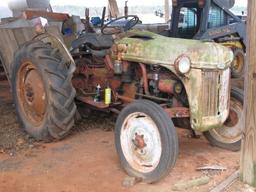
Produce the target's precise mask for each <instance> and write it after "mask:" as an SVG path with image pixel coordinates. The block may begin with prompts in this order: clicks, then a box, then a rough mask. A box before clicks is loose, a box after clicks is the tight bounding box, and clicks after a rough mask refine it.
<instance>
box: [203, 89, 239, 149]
mask: <svg viewBox="0 0 256 192" xmlns="http://www.w3.org/2000/svg"><path fill="white" fill-rule="evenodd" d="M243 102H244V94H243V91H242V90H239V89H237V88H232V90H231V100H230V114H229V117H228V119H227V120H226V122H225V123H224V125H223V127H221V128H218V129H212V130H210V131H207V132H204V136H205V137H206V139H207V140H208V141H209V142H210V143H211V144H212V145H214V146H217V147H220V148H223V149H227V150H230V151H239V150H240V148H241V139H242V133H243V122H242V119H241V118H242V113H243Z"/></svg>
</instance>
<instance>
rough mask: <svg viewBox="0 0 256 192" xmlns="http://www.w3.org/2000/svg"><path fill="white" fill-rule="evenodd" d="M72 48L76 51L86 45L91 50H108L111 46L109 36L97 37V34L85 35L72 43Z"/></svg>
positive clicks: (111, 41)
mask: <svg viewBox="0 0 256 192" xmlns="http://www.w3.org/2000/svg"><path fill="white" fill-rule="evenodd" d="M71 45H72V48H73V49H77V48H79V47H81V46H82V45H87V46H89V47H90V48H91V49H93V50H103V49H109V48H110V47H112V45H113V38H112V36H111V35H102V34H101V35H99V34H97V33H85V34H82V35H81V36H80V37H78V39H76V40H74V41H73V42H72V44H71Z"/></svg>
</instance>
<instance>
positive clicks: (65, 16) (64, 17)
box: [22, 10, 69, 21]
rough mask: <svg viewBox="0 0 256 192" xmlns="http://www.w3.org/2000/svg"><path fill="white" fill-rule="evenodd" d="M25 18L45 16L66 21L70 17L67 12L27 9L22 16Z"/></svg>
mask: <svg viewBox="0 0 256 192" xmlns="http://www.w3.org/2000/svg"><path fill="white" fill-rule="evenodd" d="M22 17H23V18H24V19H28V20H30V19H33V18H36V17H45V18H47V19H50V20H53V21H65V20H67V19H68V18H69V15H68V14H66V13H53V12H47V11H37V10H36V11H35V10H26V11H25V12H24V13H23V16H22Z"/></svg>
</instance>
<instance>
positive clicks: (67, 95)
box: [11, 41, 76, 142]
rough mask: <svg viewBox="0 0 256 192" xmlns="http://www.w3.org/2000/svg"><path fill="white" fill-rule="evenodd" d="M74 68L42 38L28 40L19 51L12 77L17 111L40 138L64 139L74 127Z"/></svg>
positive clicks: (32, 134)
mask: <svg viewBox="0 0 256 192" xmlns="http://www.w3.org/2000/svg"><path fill="white" fill-rule="evenodd" d="M74 70H75V66H73V65H69V66H68V65H67V62H66V61H65V60H64V59H63V57H62V56H61V54H60V53H59V51H58V50H57V49H54V48H52V47H51V46H50V45H47V44H45V43H43V42H41V41H31V42H28V43H26V44H25V45H23V46H22V47H21V48H20V49H19V50H18V51H17V52H16V54H15V60H14V66H13V73H12V78H11V80H12V93H13V98H14V102H15V106H16V112H17V115H18V119H19V121H20V123H21V125H22V127H23V128H24V129H25V131H26V132H27V133H28V134H30V135H31V136H33V137H34V138H36V139H37V140H43V141H46V142H50V141H52V140H59V139H62V138H63V137H65V136H66V135H67V134H68V133H69V131H70V129H71V128H72V127H73V125H74V117H75V113H76V105H75V103H74V97H75V95H76V91H75V89H74V88H73V86H72V83H71V79H72V75H73V72H74Z"/></svg>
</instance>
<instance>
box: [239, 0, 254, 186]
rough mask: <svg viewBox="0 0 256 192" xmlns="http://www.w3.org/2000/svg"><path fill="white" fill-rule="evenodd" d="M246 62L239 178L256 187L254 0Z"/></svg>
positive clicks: (249, 18)
mask: <svg viewBox="0 0 256 192" xmlns="http://www.w3.org/2000/svg"><path fill="white" fill-rule="evenodd" d="M247 25H248V26H247V39H248V41H247V51H246V52H247V64H246V70H245V71H246V72H245V102H244V103H245V105H244V106H245V113H244V118H243V119H244V125H245V131H244V138H243V142H242V152H241V167H240V172H241V179H242V181H243V182H245V183H248V184H250V185H252V186H254V187H256V54H255V51H256V1H255V0H249V1H248V18H247Z"/></svg>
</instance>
